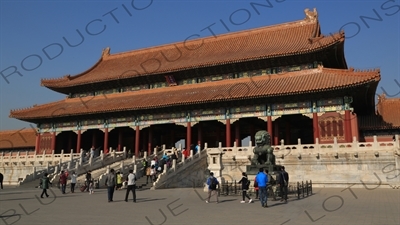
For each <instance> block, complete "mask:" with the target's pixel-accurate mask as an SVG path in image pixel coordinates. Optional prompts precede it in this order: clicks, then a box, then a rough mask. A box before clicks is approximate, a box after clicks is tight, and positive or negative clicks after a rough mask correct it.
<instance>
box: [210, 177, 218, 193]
mask: <svg viewBox="0 0 400 225" xmlns="http://www.w3.org/2000/svg"><path fill="white" fill-rule="evenodd" d="M210 179H211V181H210V186H209V189H211V190H217V178H215V177H212V178H210Z"/></svg>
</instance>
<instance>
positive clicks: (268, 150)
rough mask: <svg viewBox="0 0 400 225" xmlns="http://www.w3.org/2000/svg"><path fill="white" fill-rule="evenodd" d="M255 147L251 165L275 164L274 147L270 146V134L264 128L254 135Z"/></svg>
mask: <svg viewBox="0 0 400 225" xmlns="http://www.w3.org/2000/svg"><path fill="white" fill-rule="evenodd" d="M255 141H256V147H254V149H253V153H254V156H253V159H252V160H251V163H252V164H253V165H275V156H274V154H273V151H274V149H273V148H272V147H271V136H270V135H269V133H268V132H267V131H265V130H260V131H258V132H257V133H256V135H255Z"/></svg>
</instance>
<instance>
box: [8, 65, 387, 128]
mask: <svg viewBox="0 0 400 225" xmlns="http://www.w3.org/2000/svg"><path fill="white" fill-rule="evenodd" d="M379 80H380V71H379V70H370V71H354V69H349V70H343V69H328V68H323V67H319V68H316V69H311V70H302V71H296V72H289V73H284V74H273V75H263V76H257V77H252V78H240V79H231V80H221V81H215V82H204V83H198V84H190V85H178V86H173V87H166V88H158V89H148V90H140V91H135V92H123V93H116V94H109V95H98V96H89V97H84V98H66V99H64V100H61V101H57V102H53V103H49V104H43V105H38V106H34V107H32V108H27V109H21V110H12V111H11V113H10V117H12V118H17V119H21V120H35V119H45V118H56V117H68V116H78V115H89V114H99V113H109V112H120V111H130V110H144V109H154V108H163V107H171V106H180V105H194V104H204V103H213V102H223V101H232V100H243V99H255V98H265V97H274V96H288V95H297V94H307V93H316V92H324V91H332V90H338V89H344V88H349V87H357V86H361V85H365V84H368V83H371V82H378V81H379Z"/></svg>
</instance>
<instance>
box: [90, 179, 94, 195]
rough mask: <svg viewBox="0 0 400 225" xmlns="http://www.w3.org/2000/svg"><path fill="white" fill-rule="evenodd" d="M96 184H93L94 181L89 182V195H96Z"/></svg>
mask: <svg viewBox="0 0 400 225" xmlns="http://www.w3.org/2000/svg"><path fill="white" fill-rule="evenodd" d="M93 189H94V182H93V180H91V181H90V182H89V195H91V194H93V193H94V190H93Z"/></svg>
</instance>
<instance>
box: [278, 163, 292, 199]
mask: <svg viewBox="0 0 400 225" xmlns="http://www.w3.org/2000/svg"><path fill="white" fill-rule="evenodd" d="M288 185H289V174H288V173H287V172H286V171H285V167H284V166H282V167H281V172H280V173H279V175H278V186H279V190H280V192H281V194H282V199H281V202H283V201H285V203H287V198H288V197H287V194H288Z"/></svg>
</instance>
